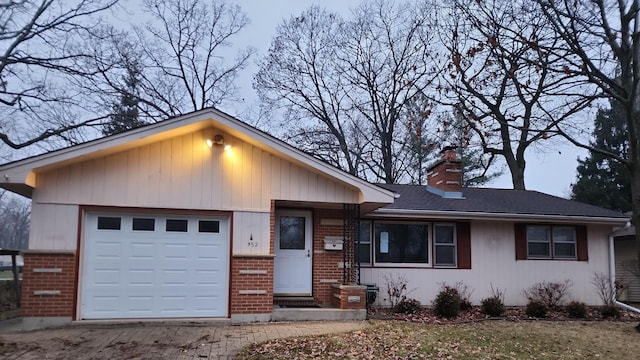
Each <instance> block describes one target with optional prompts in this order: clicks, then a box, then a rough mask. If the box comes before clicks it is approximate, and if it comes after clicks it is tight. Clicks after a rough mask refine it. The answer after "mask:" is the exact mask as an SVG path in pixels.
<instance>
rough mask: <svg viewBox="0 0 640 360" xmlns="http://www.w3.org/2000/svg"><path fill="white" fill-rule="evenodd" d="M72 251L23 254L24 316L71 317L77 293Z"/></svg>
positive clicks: (22, 310) (74, 261) (22, 312)
mask: <svg viewBox="0 0 640 360" xmlns="http://www.w3.org/2000/svg"><path fill="white" fill-rule="evenodd" d="M75 279H76V257H75V254H74V253H70V252H67V253H30V252H27V253H25V254H24V268H23V270H22V306H21V309H20V311H21V315H22V316H23V317H41V316H42V317H71V316H73V302H74V296H75V293H76V286H75Z"/></svg>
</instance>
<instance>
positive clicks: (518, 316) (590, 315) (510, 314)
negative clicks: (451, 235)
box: [367, 306, 640, 324]
mask: <svg viewBox="0 0 640 360" xmlns="http://www.w3.org/2000/svg"><path fill="white" fill-rule="evenodd" d="M367 318H368V319H372V320H400V321H410V322H418V323H428V324H461V323H469V322H478V321H485V320H494V319H495V320H498V319H499V320H508V321H526V320H553V321H567V320H586V321H602V320H608V321H611V320H613V321H640V314H638V313H635V312H632V311H628V310H625V309H622V308H620V316H619V317H617V318H607V319H604V318H603V317H602V316H601V315H600V308H599V307H589V308H587V316H586V317H585V318H582V319H575V318H571V317H569V315H567V313H566V312H565V311H563V310H550V311H549V312H548V313H547V317H546V318H544V319H538V318H532V317H529V316H527V314H525V309H524V308H523V307H512V308H506V309H505V313H504V315H503V316H501V317H488V316H486V315H485V314H484V313H483V312H482V310H481V308H480V307H479V306H474V307H472V308H471V309H469V310H466V311H461V312H460V315H458V317H456V318H453V319H446V318H441V317H438V316H436V315H435V313H434V311H433V310H432V309H430V308H423V309H421V310H420V311H419V312H417V313H415V314H402V313H397V312H395V311H394V310H393V309H391V308H388V307H373V308H369V309H368V310H367Z"/></svg>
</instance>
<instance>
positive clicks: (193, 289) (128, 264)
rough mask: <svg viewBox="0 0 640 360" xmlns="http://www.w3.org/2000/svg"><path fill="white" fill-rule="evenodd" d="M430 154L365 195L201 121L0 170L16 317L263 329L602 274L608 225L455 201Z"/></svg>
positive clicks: (522, 198)
mask: <svg viewBox="0 0 640 360" xmlns="http://www.w3.org/2000/svg"><path fill="white" fill-rule="evenodd" d="M460 174H461V170H460V162H459V161H457V160H456V159H455V158H452V157H450V156H449V155H447V157H446V158H444V159H443V160H442V161H440V162H438V163H437V164H436V165H434V167H433V168H432V169H431V171H430V173H429V185H428V186H408V185H375V184H371V183H368V182H366V181H364V180H362V179H359V178H357V177H355V176H352V175H350V174H347V173H345V172H343V171H341V170H338V169H336V168H334V167H332V166H330V165H328V164H326V163H324V162H322V161H319V160H318V159H316V158H314V157H313V156H310V155H308V154H306V153H304V152H301V151H299V150H297V149H295V148H293V147H291V146H289V145H287V144H286V143H284V142H282V141H280V140H278V139H276V138H274V137H272V136H269V135H268V134H265V133H263V132H261V131H259V130H257V129H255V128H253V127H251V126H249V125H247V124H245V123H243V122H241V121H239V120H238V119H235V118H233V117H231V116H229V115H227V114H224V113H222V112H220V111H217V110H214V109H205V110H201V111H197V112H194V113H190V114H186V115H183V116H179V117H176V118H173V119H169V120H166V121H163V122H159V123H156V124H151V125H147V126H144V127H142V128H138V129H134V130H130V131H127V132H125V133H121V134H118V135H114V136H109V137H106V138H101V139H98V140H94V141H91V142H87V143H83V144H79V145H75V146H72V147H69V148H65V149H61V150H58V151H54V152H50V153H46V154H42V155H38V156H35V157H31V158H27V159H23V160H20V161H16V162H12V163H8V164H4V165H2V166H0V187H2V188H5V189H8V190H11V191H13V192H15V193H18V194H21V195H24V196H26V197H29V198H31V199H32V219H31V231H30V237H29V250H27V251H24V270H23V287H22V294H23V299H22V316H23V319H24V320H25V321H30V322H32V323H36V322H41V323H47V324H52V323H54V322H55V323H66V322H70V321H82V320H94V319H108V320H111V319H141V318H230V319H231V321H237V322H247V321H268V320H271V319H275V318H277V317H276V316H275V314H276V309H277V308H279V307H281V306H286V305H294V304H297V305H311V304H315V305H322V306H333V307H335V308H339V309H343V310H344V311H355V312H356V314H358V315H357V316H360V317H362V316H364V315H365V310H364V309H365V287H364V286H360V285H359V284H360V283H372V284H377V285H378V286H379V287H380V288H381V294H380V296H379V299H378V301H379V302H380V303H384V302H385V295H384V292H385V289H384V286H385V283H384V279H385V277H387V276H391V275H393V274H400V275H402V276H405V277H406V278H407V279H408V281H409V283H408V288H409V289H410V290H411V289H415V290H414V292H413V293H412V294H410V295H411V296H412V297H415V298H417V299H418V300H420V301H421V302H422V303H424V304H429V303H430V302H431V300H432V299H433V298H434V297H435V295H436V293H437V291H438V289H439V287H440V284H441V283H443V282H447V283H454V282H457V281H464V282H465V283H466V284H467V285H468V286H470V287H471V288H473V289H475V292H474V293H473V300H474V301H476V302H477V301H479V299H481V298H483V297H485V296H488V295H489V294H488V289H489V288H490V286H491V285H493V286H494V287H499V288H502V289H505V290H506V298H505V300H506V303H507V304H508V305H522V304H524V302H525V300H524V298H523V296H522V294H521V291H522V290H523V289H524V288H526V287H528V286H530V285H532V284H534V283H536V282H539V281H543V280H549V281H562V280H564V279H567V278H568V279H571V280H572V281H573V284H574V286H573V288H572V289H571V291H572V294H571V295H572V296H573V297H574V298H577V299H579V300H581V301H585V302H587V303H589V304H596V303H599V301H600V300H599V298H598V297H597V295H596V292H595V291H594V289H592V287H591V285H590V280H591V277H592V276H593V274H594V273H595V272H605V273H608V272H609V263H610V260H611V258H612V257H611V255H612V254H611V253H610V251H609V242H608V239H609V234H610V233H611V232H612V231H613V230H614V229H615V228H617V227H621V226H622V225H623V224H624V223H625V222H626V221H627V219H626V217H625V216H624V215H623V214H619V213H617V212H613V211H608V210H605V209H601V208H597V207H593V206H589V205H585V204H580V203H576V202H573V201H569V200H564V199H560V198H556V197H553V196H549V195H545V194H541V193H538V192H532V191H515V190H496V189H461V188H460Z"/></svg>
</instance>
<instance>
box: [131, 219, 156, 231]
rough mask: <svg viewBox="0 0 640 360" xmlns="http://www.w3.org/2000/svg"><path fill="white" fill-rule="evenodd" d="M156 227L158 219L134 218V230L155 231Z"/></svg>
mask: <svg viewBox="0 0 640 360" xmlns="http://www.w3.org/2000/svg"><path fill="white" fill-rule="evenodd" d="M155 228H156V219H142V218H133V230H136V231H153V230H155Z"/></svg>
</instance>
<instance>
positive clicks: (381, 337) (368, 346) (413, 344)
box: [238, 320, 640, 359]
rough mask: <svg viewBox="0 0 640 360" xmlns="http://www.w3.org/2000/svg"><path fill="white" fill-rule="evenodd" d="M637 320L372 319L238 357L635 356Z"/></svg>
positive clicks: (256, 347)
mask: <svg viewBox="0 0 640 360" xmlns="http://www.w3.org/2000/svg"><path fill="white" fill-rule="evenodd" d="M635 325H636V323H631V322H608V321H598V322H594V321H582V322H580V321H515V322H514V321H504V320H496V321H482V322H474V323H466V324H455V325H451V324H450V325H437V324H420V323H411V322H402V321H373V322H372V326H371V327H369V328H368V329H366V330H363V331H357V332H353V333H349V334H337V335H326V336H315V337H302V338H291V339H285V340H276V341H269V342H266V343H262V344H256V345H252V346H250V347H248V348H246V349H244V350H243V351H242V352H241V353H240V354H238V359H293V358H297V359H318V358H319V359H421V358H429V359H589V358H592V359H593V358H600V359H634V358H638V356H639V355H638V354H640V341H638V340H640V334H638V333H637V332H636V331H635V328H634V327H635Z"/></svg>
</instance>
